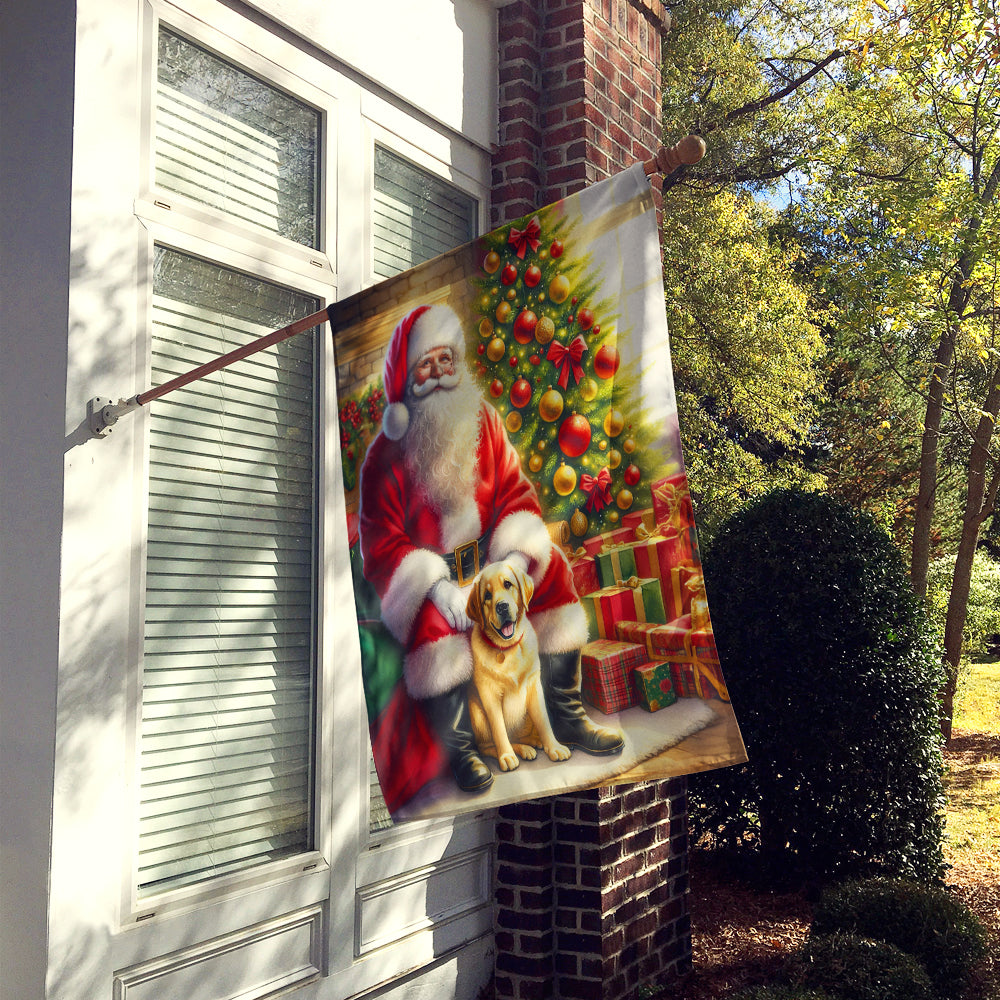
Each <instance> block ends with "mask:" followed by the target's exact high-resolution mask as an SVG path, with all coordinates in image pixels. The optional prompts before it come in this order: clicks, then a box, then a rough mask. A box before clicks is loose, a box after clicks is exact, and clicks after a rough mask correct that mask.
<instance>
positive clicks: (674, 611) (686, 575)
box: [632, 536, 701, 621]
mask: <svg viewBox="0 0 1000 1000" xmlns="http://www.w3.org/2000/svg"><path fill="white" fill-rule="evenodd" d="M678 541H679V539H677V537H676V536H675V537H674V538H663V537H662V536H654V537H652V538H649V539H646V540H645V541H640V542H636V543H635V544H634V545H633V546H632V552H633V555H634V557H635V572H636V575H637V576H642V577H649V576H654V577H656V579H657V580H659V581H660V592H661V593H662V594H663V606H664V607H665V608H666V610H667V620H668V621H669V620H670V619H672V618H679V617H680V616H681V615H685V614H687V613H688V611H689V610H690V607H691V593H690V592H689V591H690V590H691V584H692V583H693V582H694V580H695V579H696V578H700V577H701V570H700V569H698V568H697V567H696V566H694V565H692V563H691V558H692V550H691V546H690V544H688V545H687V546H683V545H678V544H677V543H678Z"/></svg>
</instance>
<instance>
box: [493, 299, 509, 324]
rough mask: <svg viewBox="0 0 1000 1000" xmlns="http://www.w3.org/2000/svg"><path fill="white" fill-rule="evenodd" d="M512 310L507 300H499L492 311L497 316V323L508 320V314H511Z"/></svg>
mask: <svg viewBox="0 0 1000 1000" xmlns="http://www.w3.org/2000/svg"><path fill="white" fill-rule="evenodd" d="M512 311H513V310H512V309H511V307H510V303H509V302H506V301H504V302H501V303H500V304H499V305H498V306H497V308H496V312H495V313H494V315H495V316H496V318H497V322H498V323H508V322H510V314H511V312H512Z"/></svg>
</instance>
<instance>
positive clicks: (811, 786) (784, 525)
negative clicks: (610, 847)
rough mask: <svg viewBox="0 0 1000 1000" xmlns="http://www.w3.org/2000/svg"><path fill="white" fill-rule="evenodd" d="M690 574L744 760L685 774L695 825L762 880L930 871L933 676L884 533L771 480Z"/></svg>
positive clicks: (925, 637)
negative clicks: (704, 594)
mask: <svg viewBox="0 0 1000 1000" xmlns="http://www.w3.org/2000/svg"><path fill="white" fill-rule="evenodd" d="M704 569H705V581H706V585H707V589H708V596H709V601H710V602H711V607H712V619H713V622H714V627H715V636H716V641H717V643H718V647H719V653H720V657H721V660H722V665H723V669H724V671H725V674H726V681H727V684H728V686H729V690H730V693H731V694H732V700H733V706H734V708H735V709H736V713H737V716H738V718H739V721H740V728H741V730H742V733H743V737H744V741H745V743H746V746H747V753H748V756H749V763H748V764H745V765H741V766H740V767H738V768H727V769H724V770H722V771H715V772H711V773H709V774H705V775H697V776H695V777H693V778H692V779H691V783H690V787H691V818H692V824H693V830H694V833H695V834H696V835H699V834H702V833H710V834H712V835H713V836H714V837H715V838H716V841H717V843H719V844H720V846H724V847H730V848H742V849H744V851H747V850H749V851H750V852H751V854H752V857H753V858H754V863H755V865H757V866H761V865H763V866H764V867H765V868H766V869H767V870H768V871H769V872H771V873H772V874H776V873H790V874H795V875H798V876H800V877H802V876H805V877H817V878H821V879H825V878H827V877H831V876H834V877H847V876H861V875H868V874H887V875H901V876H906V877H911V878H917V879H922V880H933V879H935V878H939V877H940V875H941V874H942V872H943V870H944V860H943V853H942V846H941V842H942V836H943V822H944V820H943V809H944V795H943V786H942V759H941V747H940V733H939V728H938V702H937V692H938V690H939V688H940V686H941V683H942V680H943V673H942V669H941V662H940V658H939V655H938V650H937V648H936V644H935V642H934V639H933V635H932V632H931V630H930V628H929V626H928V624H927V619H926V613H925V610H924V607H923V605H922V603H921V602H920V600H919V599H918V598H917V597H916V596H915V594H914V593H913V590H912V588H911V586H910V583H909V580H908V578H907V575H906V572H905V569H904V567H903V564H902V561H901V559H900V557H899V554H898V552H897V551H896V549H895V547H894V546H893V544H892V541H891V539H890V538H889V536H888V535H887V534H886V533H885V532H884V531H882V529H881V528H879V527H878V526H877V525H876V524H875V522H874V521H873V520H871V519H870V518H869V517H868V516H867V515H864V514H861V513H859V512H858V511H856V510H855V509H854V508H851V507H849V506H847V505H846V504H844V503H842V502H840V501H837V500H834V499H833V498H831V497H828V496H823V495H819V494H812V493H806V492H804V491H801V490H779V491H775V492H773V493H770V494H768V495H767V496H765V497H764V498H762V499H761V500H759V501H757V502H756V503H754V504H752V505H750V506H748V507H746V508H744V509H743V510H741V511H740V512H738V513H737V514H736V515H735V516H734V517H732V518H731V519H730V520H729V521H728V522H727V523H726V524H725V525H723V527H722V528H721V529H720V531H719V533H718V534H717V535H716V537H715V539H714V540H713V542H712V544H711V546H710V547H709V548H708V550H707V552H706V553H705V559H704Z"/></svg>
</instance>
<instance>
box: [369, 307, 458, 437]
mask: <svg viewBox="0 0 1000 1000" xmlns="http://www.w3.org/2000/svg"><path fill="white" fill-rule="evenodd" d="M464 344H465V338H464V336H463V334H462V324H461V323H460V322H459V319H458V316H457V314H456V313H455V310H454V309H452V308H451V307H450V306H442V305H438V306H418V307H417V308H416V309H413V310H412V311H411V312H408V313H407V314H406V315H405V316H404V317H403V318H402V319H401V320H400V321H399V323H398V324H397V325H396V329H395V330H393V332H392V339H391V340H390V341H389V349H388V350H387V351H386V354H385V371H384V374H383V383H384V386H385V395H386V400H387V402H388V405H387V406H386V408H385V412H384V413H383V414H382V430H383V431H384V432H385V434H386V436H387V437H388V438H389V439H390V440H392V441H398V440H399V439H400V438H401V437H402V436H403V435H404V434H405V433H406V429H407V428H408V427H409V426H410V413H409V410H408V409H407V408H406V383H407V379H408V376H409V373H410V369H411V368H412V367H413V365H414V364H416V362H417V361H418V360H419V359H420V358H421V357H423V355H424V354H426V353H427V352H428V351H429V350H431V348H434V347H450V348H452V349H453V350H454V351H455V353H456V354H458V353H459V352H461V351H462V350H463V348H464Z"/></svg>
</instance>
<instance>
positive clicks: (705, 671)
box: [684, 629, 730, 701]
mask: <svg viewBox="0 0 1000 1000" xmlns="http://www.w3.org/2000/svg"><path fill="white" fill-rule="evenodd" d="M693 631H694V630H692V632H688V633H687V635H685V636H684V652H685V653H686V654H687V656H688V658H689V660H690V663H691V672H692V673H693V674H694V689H695V693H696V694H697V695H698V697H699V698H704V697H705V688H704V687H703V685H702V683H701V681H702V678H704V679H705V680H706V681H708V683H709V684H711V685H712V687H713V688H715V693H716V694H717V695H718V696H719V698H720V699H721V700H722V701H729V700H730V698H729V688H727V687H726V682H725V681H724V680H723V679H722V672H721V670H720V671H719V673H718V676H716V665H715V664H713V663H705V662H704V661H703V660H701V659H700V658H699V657H698V655H697V654H696V653H695V651H694V643H693V642H692V640H691V636H692V633H693ZM700 631H703V632H707V633H708V634H709V635H711V634H712V632H711V629H702V630H700ZM713 641H714V640H713Z"/></svg>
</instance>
